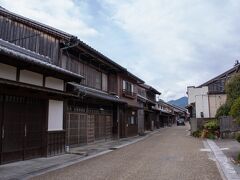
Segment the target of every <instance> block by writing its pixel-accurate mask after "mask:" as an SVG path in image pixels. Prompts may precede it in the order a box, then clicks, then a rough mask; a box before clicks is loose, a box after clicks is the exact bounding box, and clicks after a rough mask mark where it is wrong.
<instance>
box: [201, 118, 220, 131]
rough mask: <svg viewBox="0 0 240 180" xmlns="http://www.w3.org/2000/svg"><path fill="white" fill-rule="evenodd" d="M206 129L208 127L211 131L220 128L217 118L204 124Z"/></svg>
mask: <svg viewBox="0 0 240 180" xmlns="http://www.w3.org/2000/svg"><path fill="white" fill-rule="evenodd" d="M203 127H204V129H207V130H209V131H216V130H218V129H219V124H218V122H217V120H216V119H214V120H210V121H208V122H207V123H205V124H204V125H203Z"/></svg>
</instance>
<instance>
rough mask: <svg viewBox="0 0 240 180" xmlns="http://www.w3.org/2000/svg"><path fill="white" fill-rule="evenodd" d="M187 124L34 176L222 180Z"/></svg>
mask: <svg viewBox="0 0 240 180" xmlns="http://www.w3.org/2000/svg"><path fill="white" fill-rule="evenodd" d="M188 134H189V131H188V129H187V126H181V127H177V126H173V127H171V128H166V129H164V131H160V132H157V133H155V134H153V135H152V136H150V137H148V138H145V139H143V140H142V141H139V142H137V143H134V144H131V145H129V146H126V147H124V148H120V149H117V150H114V151H112V152H111V153H107V154H104V155H102V156H98V157H96V158H91V159H88V160H86V161H82V162H79V163H76V164H73V165H71V166H68V167H65V168H62V169H58V170H56V171H52V172H49V173H46V174H43V175H41V176H37V177H34V178H33V179H37V180H38V179H40V180H41V179H53V180H54V179H56V180H58V179H63V180H64V179H67V180H69V179H80V180H81V179H83V180H85V179H86V180H91V179H93V180H98V179H99V180H107V179H109V180H112V179H114V180H118V179H121V180H125V179H126V180H141V179H144V180H145V179H147V180H148V179H150V180H151V179H152V180H157V179H160V180H175V179H177V180H220V179H222V178H221V175H220V173H219V171H218V168H217V166H216V163H215V161H214V159H212V158H209V156H208V154H209V152H205V151H200V150H201V149H202V148H204V144H203V141H202V140H201V139H197V138H193V137H191V136H189V135H188Z"/></svg>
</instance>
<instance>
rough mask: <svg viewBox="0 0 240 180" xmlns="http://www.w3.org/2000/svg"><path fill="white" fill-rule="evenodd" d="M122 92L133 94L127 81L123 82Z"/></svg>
mask: <svg viewBox="0 0 240 180" xmlns="http://www.w3.org/2000/svg"><path fill="white" fill-rule="evenodd" d="M123 90H124V91H127V92H132V93H133V84H132V83H130V82H128V81H124V80H123Z"/></svg>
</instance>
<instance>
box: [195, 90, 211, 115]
mask: <svg viewBox="0 0 240 180" xmlns="http://www.w3.org/2000/svg"><path fill="white" fill-rule="evenodd" d="M195 97H196V118H201V112H203V114H204V118H209V103H208V95H204V94H202V95H196V96H195Z"/></svg>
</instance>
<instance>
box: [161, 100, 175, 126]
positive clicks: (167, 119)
mask: <svg viewBox="0 0 240 180" xmlns="http://www.w3.org/2000/svg"><path fill="white" fill-rule="evenodd" d="M157 108H158V109H159V110H160V119H159V125H160V127H164V126H171V125H172V124H173V123H174V119H175V114H174V108H173V107H172V106H171V105H170V104H168V103H166V102H164V101H163V100H161V99H160V100H158V102H157Z"/></svg>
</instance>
